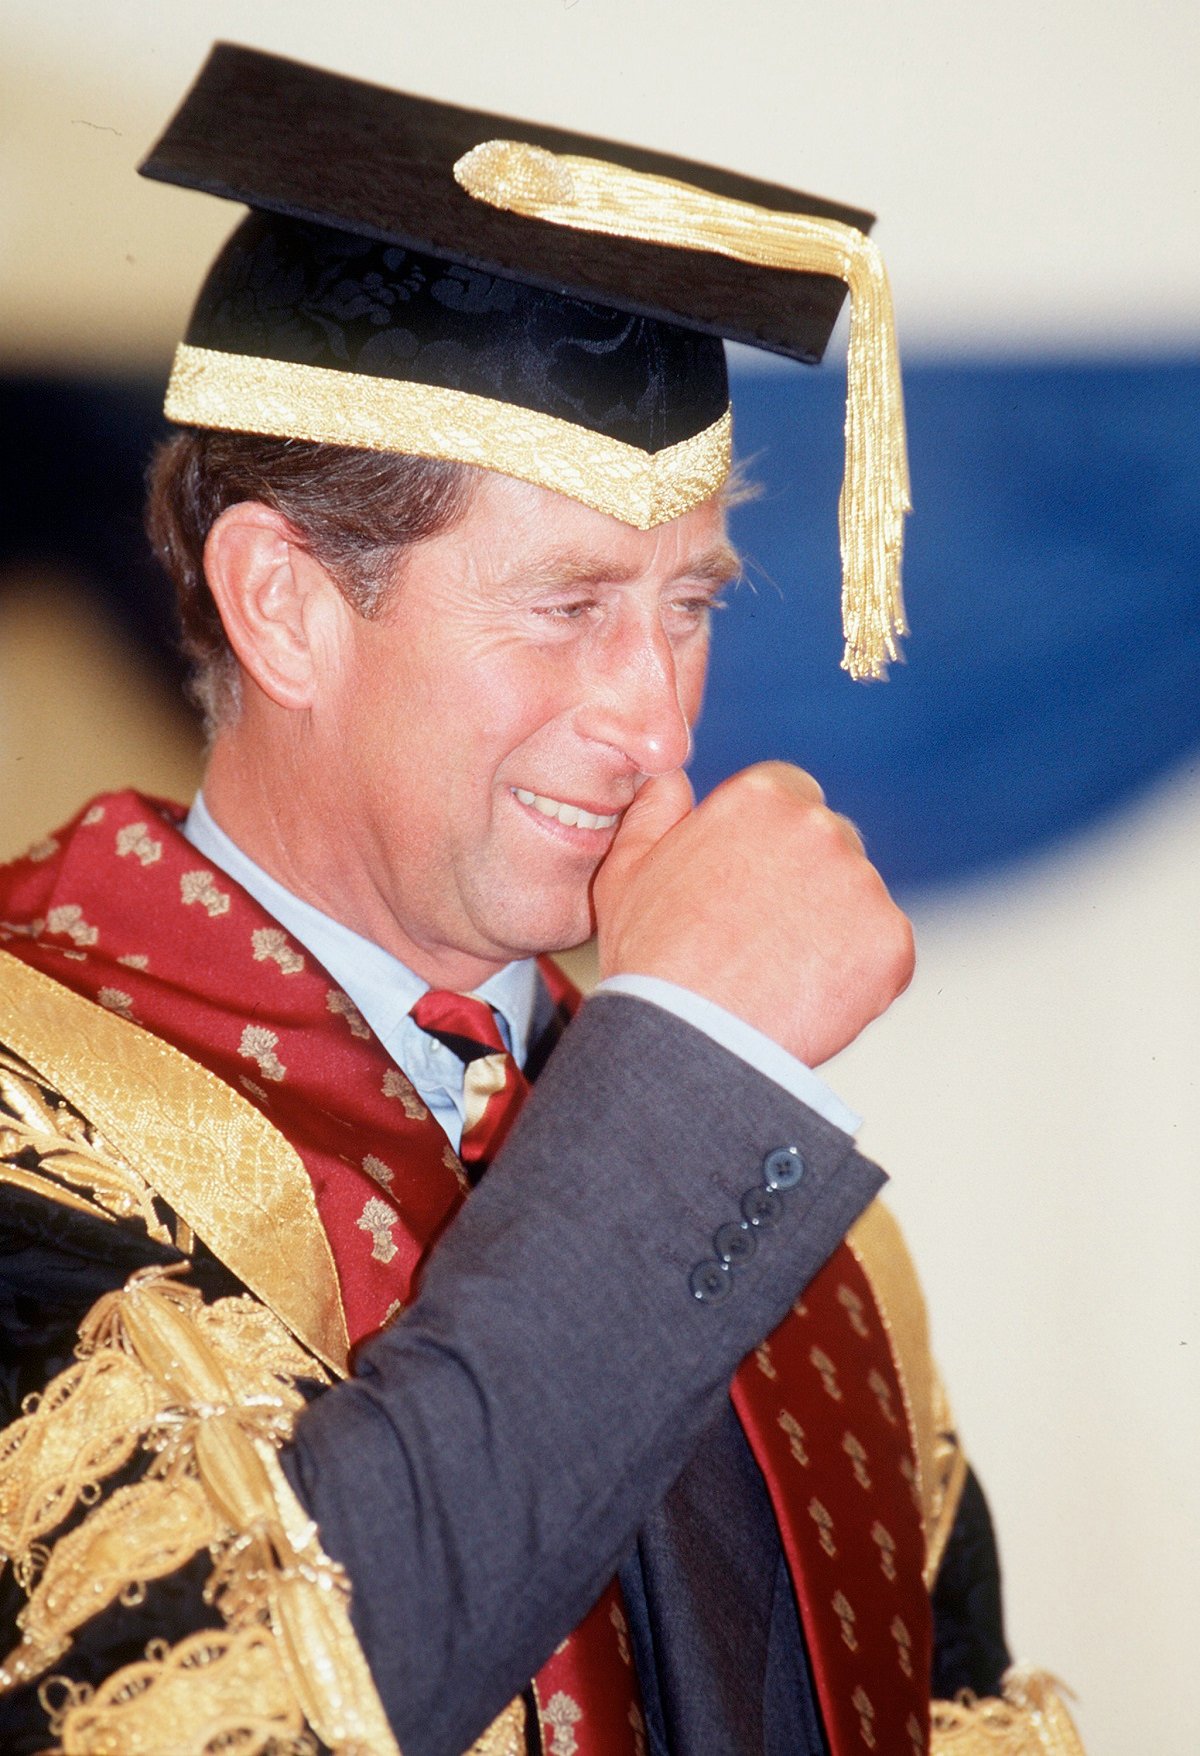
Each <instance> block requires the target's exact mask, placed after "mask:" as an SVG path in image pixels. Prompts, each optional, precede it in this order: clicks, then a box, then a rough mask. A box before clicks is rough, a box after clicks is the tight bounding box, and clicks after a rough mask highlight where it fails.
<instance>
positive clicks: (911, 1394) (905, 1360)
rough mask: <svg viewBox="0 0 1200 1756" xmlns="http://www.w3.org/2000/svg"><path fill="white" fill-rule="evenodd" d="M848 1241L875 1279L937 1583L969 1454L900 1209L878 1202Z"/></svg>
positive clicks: (930, 1575) (929, 1580)
mask: <svg viewBox="0 0 1200 1756" xmlns="http://www.w3.org/2000/svg"><path fill="white" fill-rule="evenodd" d="M846 1242H847V1243H848V1244H849V1246H850V1248H851V1249H852V1250H853V1252H854V1254H855V1256H856V1257H857V1259H858V1262H859V1265H860V1267H861V1268H862V1271H863V1273H864V1274H865V1275H866V1277H867V1279H868V1281H869V1282H870V1284H871V1290H872V1292H873V1293H874V1295H875V1302H876V1304H877V1305H878V1307H879V1314H880V1317H881V1318H882V1320H883V1324H884V1327H885V1329H886V1330H887V1336H888V1342H889V1345H890V1347H891V1350H892V1358H893V1360H894V1361H895V1365H896V1376H897V1377H898V1378H899V1380H900V1388H901V1391H902V1393H903V1396H904V1412H905V1417H906V1419H907V1422H908V1428H909V1434H910V1437H911V1439H912V1442H913V1453H914V1456H915V1457H916V1460H917V1481H918V1486H919V1490H920V1496H921V1502H920V1503H921V1522H922V1525H923V1527H924V1531H925V1566H924V1576H925V1584H926V1587H927V1588H929V1589H932V1587H933V1582H934V1580H935V1579H936V1578H937V1572H938V1568H939V1567H940V1565H941V1561H942V1555H943V1553H944V1552H945V1547H946V1542H947V1540H948V1538H949V1535H950V1532H951V1530H952V1529H953V1527H954V1520H955V1517H956V1515H957V1513H958V1503H959V1500H960V1498H961V1496H962V1489H963V1484H964V1482H965V1481H966V1476H967V1460H966V1457H965V1455H964V1454H963V1451H962V1449H961V1447H960V1446H959V1443H958V1438H957V1435H956V1433H955V1431H954V1425H953V1418H952V1416H951V1414H950V1410H949V1405H948V1403H947V1401H946V1394H945V1391H944V1390H943V1388H942V1384H941V1380H940V1378H939V1377H938V1373H937V1368H936V1366H935V1365H934V1362H933V1355H932V1351H931V1349H930V1345H929V1320H928V1316H927V1314H926V1310H925V1300H924V1297H923V1296H922V1293H921V1283H920V1281H919V1280H918V1279H917V1271H916V1268H915V1267H914V1265H913V1260H912V1257H911V1256H910V1255H909V1253H908V1246H907V1244H906V1243H905V1241H904V1235H903V1233H902V1232H901V1230H900V1227H899V1226H898V1225H897V1224H896V1220H895V1218H894V1216H893V1215H892V1214H891V1213H889V1211H888V1209H887V1208H886V1207H885V1206H884V1205H883V1203H882V1202H880V1201H873V1202H872V1203H871V1205H870V1207H868V1208H867V1210H866V1212H865V1213H864V1214H863V1215H862V1217H861V1218H860V1219H859V1220H858V1221H857V1222H856V1224H855V1225H854V1226H852V1227H851V1230H850V1233H849V1235H848V1237H847V1239H846Z"/></svg>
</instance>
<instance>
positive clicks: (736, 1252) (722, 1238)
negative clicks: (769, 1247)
mask: <svg viewBox="0 0 1200 1756" xmlns="http://www.w3.org/2000/svg"><path fill="white" fill-rule="evenodd" d="M713 1249H714V1250H715V1251H716V1253H717V1256H718V1259H719V1260H720V1261H722V1262H728V1264H729V1266H730V1267H731V1268H736V1267H737V1266H738V1264H739V1263H742V1262H749V1260H750V1258H751V1257H752V1256H753V1254H754V1252H755V1251H756V1250H757V1249H758V1239H757V1238H756V1237H755V1236H754V1233H753V1232H752V1231H751V1230H750V1226H749V1224H748V1222H747V1221H746V1220H744V1219H731V1220H730V1221H729V1223H728V1224H727V1225H723V1226H718V1227H717V1230H716V1231H715V1232H714V1234H713Z"/></svg>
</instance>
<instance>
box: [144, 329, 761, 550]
mask: <svg viewBox="0 0 1200 1756" xmlns="http://www.w3.org/2000/svg"><path fill="white" fill-rule="evenodd" d="M164 407H165V413H166V415H167V419H168V420H171V421H179V422H181V423H183V424H184V425H185V426H193V427H221V428H225V429H229V430H233V431H236V432H244V433H265V434H269V435H273V436H274V437H276V438H283V439H311V440H317V441H320V442H322V443H324V444H329V445H352V446H356V447H358V448H360V449H362V450H367V451H402V452H408V453H410V454H411V455H413V456H416V457H438V458H444V459H448V460H450V461H452V462H454V463H467V464H475V465H477V466H478V467H479V468H481V469H491V470H498V471H499V472H500V473H501V474H502V475H506V476H516V477H517V478H518V480H520V481H523V482H532V483H533V484H534V486H535V487H539V488H548V489H550V491H551V492H552V493H555V494H565V495H567V497H568V498H569V499H571V500H578V501H579V502H580V503H581V504H582V505H584V506H590V507H592V509H593V510H594V511H596V512H606V513H608V514H610V515H611V516H612V517H613V518H619V519H620V520H621V522H622V523H623V524H631V525H633V526H634V527H635V529H637V530H653V529H654V527H655V526H656V525H659V524H665V523H667V521H668V520H669V519H672V518H678V517H680V516H681V515H682V514H683V513H685V512H689V511H691V509H692V507H693V506H699V505H701V504H702V502H703V501H705V500H709V499H711V498H712V496H713V495H714V494H715V493H717V491H718V490H719V489H720V488H721V487H722V485H723V484H724V482H725V479H726V477H727V476H728V474H729V466H730V460H731V456H732V448H733V417H732V414H731V413H730V411H729V410H728V409H726V411H725V413H724V414H723V415H721V416H720V418H719V419H718V420H716V421H714V422H713V424H712V425H711V426H710V427H706V428H705V429H704V430H703V432H700V433H697V434H695V435H693V437H692V438H690V439H681V440H680V441H679V442H678V444H676V445H669V446H667V447H666V448H665V449H664V450H662V451H654V452H650V451H643V450H642V449H641V447H640V446H637V445H627V444H625V443H624V442H623V441H622V440H620V439H611V438H609V436H608V435H607V434H605V433H593V432H592V431H591V430H590V429H589V428H587V427H578V426H576V425H575V423H574V422H573V421H564V420H560V419H559V418H558V417H557V416H555V415H545V414H541V413H539V412H538V411H537V410H535V409H527V408H520V407H518V406H517V405H516V404H514V403H508V402H497V401H496V400H495V399H494V398H492V397H487V396H475V395H473V394H471V393H468V392H467V391H462V390H447V389H445V388H444V387H443V386H441V385H438V384H409V383H406V382H405V381H404V380H403V379H399V378H372V377H368V376H367V375H366V374H365V373H362V372H338V371H332V370H330V369H329V368H328V367H325V366H302V365H296V364H294V363H293V362H292V361H289V360H264V359H258V358H256V357H252V356H249V355H245V354H225V353H215V352H213V351H212V350H211V349H209V348H194V347H189V346H188V345H187V344H186V343H181V344H180V346H179V347H178V349H177V350H176V353H175V363H174V366H173V367H172V369H171V380H170V383H169V384H168V386H167V399H166V403H165V405H164Z"/></svg>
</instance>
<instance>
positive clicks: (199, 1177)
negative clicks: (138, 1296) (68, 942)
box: [0, 951, 349, 1374]
mask: <svg viewBox="0 0 1200 1756" xmlns="http://www.w3.org/2000/svg"><path fill="white" fill-rule="evenodd" d="M0 1040H2V1041H4V1042H7V1043H8V1044H9V1045H10V1046H11V1049H12V1051H13V1052H15V1054H16V1055H17V1056H18V1057H19V1058H20V1061H21V1062H23V1063H25V1064H26V1071H27V1072H31V1073H32V1074H33V1076H34V1078H35V1079H36V1080H37V1081H39V1082H40V1083H42V1084H43V1085H45V1086H47V1087H52V1088H53V1089H54V1091H56V1092H58V1093H61V1095H62V1096H63V1097H64V1098H65V1099H66V1101H67V1103H68V1104H69V1105H71V1106H72V1107H73V1108H74V1109H76V1110H78V1111H79V1112H81V1113H82V1114H83V1115H85V1116H87V1118H88V1122H89V1125H94V1129H95V1130H98V1131H99V1132H98V1133H93V1135H92V1136H91V1138H92V1140H93V1143H95V1141H97V1140H99V1139H101V1138H102V1139H103V1142H104V1143H105V1147H106V1151H107V1150H111V1152H112V1153H113V1154H114V1155H116V1158H117V1161H118V1162H119V1163H120V1164H121V1165H123V1166H124V1167H125V1168H126V1170H127V1171H128V1170H130V1169H132V1170H133V1171H136V1174H137V1176H138V1177H140V1178H141V1179H142V1180H143V1181H144V1183H145V1185H146V1186H147V1188H148V1189H149V1190H150V1191H152V1192H153V1193H154V1194H157V1195H160V1196H161V1197H162V1198H163V1200H164V1201H166V1202H167V1204H168V1206H170V1207H171V1208H172V1209H173V1210H174V1211H175V1212H176V1213H177V1214H178V1215H179V1216H180V1218H181V1219H182V1220H183V1221H184V1222H185V1223H186V1225H187V1226H188V1227H190V1228H191V1229H192V1230H193V1231H194V1232H195V1233H196V1234H197V1236H199V1237H201V1238H203V1239H204V1241H205V1243H206V1244H208V1245H209V1247H210V1248H211V1249H212V1250H213V1252H214V1254H216V1255H217V1256H219V1257H220V1259H221V1260H222V1261H223V1262H224V1263H225V1264H226V1265H227V1266H228V1267H229V1268H231V1269H232V1270H233V1272H234V1273H235V1274H236V1275H237V1277H238V1279H239V1280H241V1281H244V1282H245V1284H246V1285H247V1286H248V1287H249V1288H250V1290H251V1292H253V1293H255V1294H256V1295H257V1297H258V1298H260V1299H261V1300H262V1301H263V1303H264V1304H265V1305H267V1306H269V1307H270V1309H271V1310H273V1311H274V1312H275V1313H276V1315H277V1316H279V1317H280V1318H281V1319H282V1320H283V1321H284V1322H285V1323H286V1324H287V1325H288V1327H289V1328H290V1329H291V1330H292V1331H293V1332H294V1333H295V1334H296V1335H297V1336H298V1337H299V1338H300V1340H301V1341H302V1342H303V1343H304V1345H305V1347H307V1348H309V1349H311V1351H312V1352H314V1353H315V1354H316V1355H317V1357H318V1358H319V1359H321V1360H322V1361H323V1362H324V1363H325V1364H326V1365H327V1366H330V1367H331V1368H332V1369H333V1370H334V1371H336V1372H338V1373H340V1374H344V1373H345V1371H346V1361H347V1356H348V1354H349V1338H348V1335H347V1331H346V1318H345V1312H344V1311H343V1309H342V1302H341V1294H340V1291H339V1288H338V1281H337V1273H336V1270H335V1268H334V1265H333V1257H332V1254H331V1252H330V1248H329V1240H328V1238H327V1237H326V1236H325V1232H324V1229H323V1227H322V1225H321V1221H320V1218H319V1216H318V1214H317V1207H316V1200H315V1197H314V1195H313V1192H312V1185H311V1183H310V1182H309V1178H308V1173H307V1171H306V1170H305V1168H304V1164H303V1162H302V1160H301V1159H300V1156H299V1154H298V1153H297V1152H296V1150H295V1148H294V1147H292V1146H291V1145H290V1144H289V1143H288V1141H286V1140H285V1139H284V1138H283V1136H282V1135H281V1134H280V1133H279V1132H278V1130H277V1129H275V1128H273V1127H272V1125H271V1124H270V1122H268V1121H267V1119H266V1117H265V1116H263V1115H262V1114H261V1112H260V1111H258V1110H256V1109H255V1108H254V1106H253V1104H250V1103H248V1102H247V1101H246V1099H245V1098H243V1097H241V1096H240V1094H239V1093H237V1092H235V1091H233V1090H232V1089H231V1087H229V1086H227V1085H226V1084H225V1083H224V1082H223V1081H222V1080H220V1079H218V1078H217V1077H216V1076H215V1074H212V1073H209V1072H208V1070H207V1069H206V1068H204V1067H201V1066H200V1065H199V1064H198V1063H197V1062H195V1061H192V1060H190V1059H189V1058H188V1056H186V1055H183V1054H181V1053H180V1052H179V1050H178V1049H173V1048H172V1047H171V1046H170V1044H168V1043H164V1042H162V1041H161V1040H160V1039H159V1038H158V1037H154V1036H151V1035H150V1033H149V1032H148V1031H145V1030H143V1029H142V1028H141V1027H140V1026H139V1025H136V1024H133V1023H131V1022H130V1021H129V1020H128V1019H124V1018H121V1017H120V1016H118V1014H116V1013H114V1012H109V1011H108V1010H107V1009H106V1008H104V1007H102V1006H97V1005H95V1004H94V1003H93V1002H92V1001H90V1000H85V999H84V998H83V997H82V996H81V995H79V994H73V993H72V992H71V991H70V990H69V989H68V988H64V987H63V986H62V985H61V984H60V983H58V982H56V981H53V980H52V979H51V978H50V977H49V976H45V975H42V974H41V972H40V971H38V970H34V969H30V968H29V967H28V965H26V964H24V963H22V962H21V961H20V959H18V958H15V957H13V956H12V955H11V954H10V953H8V952H5V951H0ZM5 1067H6V1070H7V1071H8V1072H11V1071H12V1062H11V1057H10V1058H9V1059H8V1061H6V1063H5ZM42 1109H43V1110H46V1111H47V1113H48V1114H51V1112H50V1111H49V1109H48V1106H47V1105H46V1104H45V1103H44V1102H43V1104H42ZM54 1114H56V1113H54ZM54 1114H51V1120H52V1121H53V1120H54ZM39 1115H40V1112H37V1113H31V1114H30V1115H28V1116H27V1117H26V1119H25V1124H26V1126H28V1127H36V1126H37V1125H38V1116H39ZM2 1150H3V1149H2V1148H0V1151H2ZM49 1162H50V1161H48V1165H49ZM95 1168H96V1167H95V1166H93V1165H91V1164H90V1162H89V1166H88V1174H89V1176H90V1175H91V1174H92V1172H93V1171H94V1170H95ZM92 1194H93V1199H101V1197H100V1196H99V1195H98V1194H97V1192H96V1191H95V1190H94V1189H93V1190H92Z"/></svg>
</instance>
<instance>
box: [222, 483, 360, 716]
mask: <svg viewBox="0 0 1200 1756" xmlns="http://www.w3.org/2000/svg"><path fill="white" fill-rule="evenodd" d="M204 573H205V577H206V578H207V580H208V584H209V589H210V590H211V592H212V594H213V598H214V601H215V602H216V605H217V609H218V610H219V612H220V616H221V621H222V622H223V624H224V626H225V632H226V634H227V635H228V637H229V644H230V646H232V648H233V650H234V652H235V654H236V655H237V659H238V662H239V663H240V664H241V666H242V668H243V670H245V671H246V672H247V673H248V675H249V676H250V677H252V678H253V680H254V681H255V682H256V683H257V684H258V686H259V688H260V689H261V690H262V691H263V693H264V694H265V695H267V696H269V697H270V699H271V700H272V701H274V702H276V703H277V704H278V705H279V706H280V707H286V708H306V707H309V706H311V704H312V701H313V697H314V691H315V689H316V685H317V682H318V680H319V678H320V677H321V675H322V673H323V671H324V670H325V669H326V666H327V665H328V663H329V661H330V660H331V659H332V657H333V654H332V652H331V651H330V644H331V642H333V641H335V640H336V632H337V626H338V622H339V611H340V610H342V609H344V607H345V600H344V599H343V598H342V595H341V593H340V592H339V591H338V589H337V587H336V586H335V585H334V583H333V581H332V579H331V578H330V577H329V574H328V573H327V572H326V571H325V569H324V567H322V566H321V564H320V562H319V561H317V560H315V559H314V558H313V556H312V555H310V554H309V553H308V551H307V550H306V549H305V548H304V547H303V545H302V544H301V542H300V539H299V535H298V533H297V531H296V530H295V527H294V526H293V525H291V524H290V523H289V522H288V520H287V519H286V518H284V516H283V514H282V513H279V512H276V511H274V510H273V509H272V508H271V507H270V506H264V505H262V504H261V503H260V502H259V501H257V500H246V501H241V502H239V503H238V504H237V505H236V506H227V507H226V508H225V511H224V512H222V514H221V516H220V517H219V518H218V519H217V521H216V523H215V524H214V525H213V527H212V529H211V530H210V531H209V533H208V537H207V539H206V541H205V544H204Z"/></svg>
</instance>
